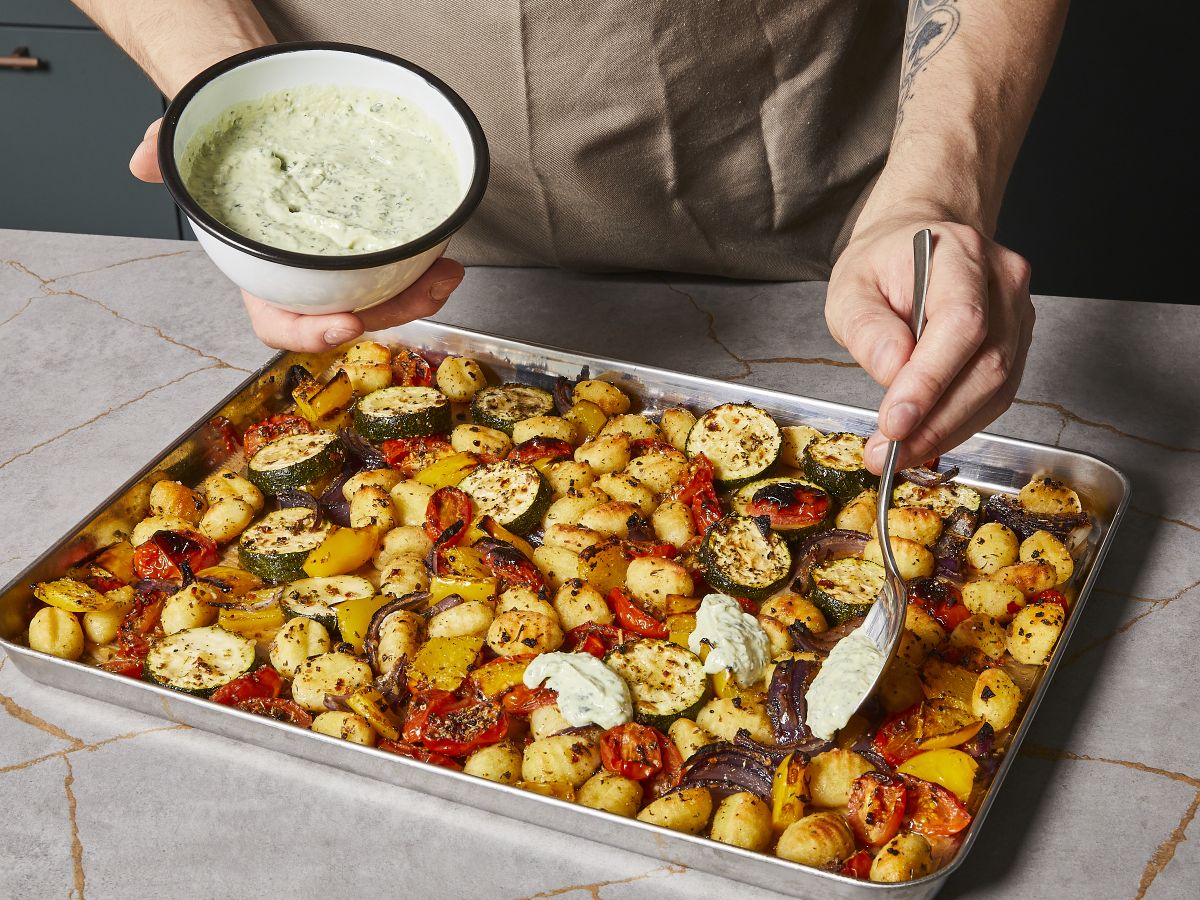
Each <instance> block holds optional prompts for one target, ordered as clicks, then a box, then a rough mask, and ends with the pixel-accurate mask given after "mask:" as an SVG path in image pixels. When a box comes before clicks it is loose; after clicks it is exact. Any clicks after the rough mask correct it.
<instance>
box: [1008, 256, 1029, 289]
mask: <svg viewBox="0 0 1200 900" xmlns="http://www.w3.org/2000/svg"><path fill="white" fill-rule="evenodd" d="M1008 273H1009V277H1010V278H1011V279H1012V281H1013V283H1014V284H1015V285H1017V287H1018V288H1020V289H1021V290H1025V291H1027V290H1028V289H1029V279H1030V277H1031V276H1032V274H1033V266H1031V265H1030V264H1029V260H1027V259H1026V258H1025V257H1023V256H1021V255H1020V254H1019V253H1009V255H1008Z"/></svg>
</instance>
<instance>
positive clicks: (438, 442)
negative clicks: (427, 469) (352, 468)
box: [379, 434, 454, 472]
mask: <svg viewBox="0 0 1200 900" xmlns="http://www.w3.org/2000/svg"><path fill="white" fill-rule="evenodd" d="M379 450H380V452H382V453H383V458H384V459H386V460H387V464H388V465H389V466H391V467H392V468H393V469H400V470H401V471H402V472H409V471H410V470H411V471H412V472H415V471H416V470H417V469H420V468H421V467H422V466H424V465H425V463H426V462H427V461H428V462H432V461H433V460H432V458H431V457H434V456H437V455H442V456H445V455H449V454H450V453H453V452H454V448H453V447H451V446H450V441H448V440H447V439H446V438H444V437H441V436H440V435H436V434H428V435H422V436H421V437H412V438H396V439H395V440H390V441H384V442H383V443H382V444H380V445H379Z"/></svg>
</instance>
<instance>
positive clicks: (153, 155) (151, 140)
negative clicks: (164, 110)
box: [129, 119, 163, 182]
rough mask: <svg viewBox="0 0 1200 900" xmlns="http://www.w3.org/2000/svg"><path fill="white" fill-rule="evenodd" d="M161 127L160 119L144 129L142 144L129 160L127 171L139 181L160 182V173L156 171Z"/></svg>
mask: <svg viewBox="0 0 1200 900" xmlns="http://www.w3.org/2000/svg"><path fill="white" fill-rule="evenodd" d="M161 127H162V119H156V120H155V121H153V122H151V123H150V127H149V128H147V129H146V134H145V135H144V136H143V137H142V142H141V143H140V144H138V146H137V149H136V150H134V151H133V156H132V157H131V158H130V160H129V171H130V172H132V173H133V176H134V177H135V178H137V179H139V180H141V181H150V182H155V181H162V180H163V178H162V172H160V171H159V170H158V130H159V129H160V128H161Z"/></svg>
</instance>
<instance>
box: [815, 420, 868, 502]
mask: <svg viewBox="0 0 1200 900" xmlns="http://www.w3.org/2000/svg"><path fill="white" fill-rule="evenodd" d="M866 445H867V441H866V438H863V437H860V436H859V435H857V434H850V433H849V432H845V431H836V432H834V433H833V434H827V435H825V436H824V437H822V438H817V439H815V440H812V441H810V442H809V444H808V446H807V447H805V448H804V474H805V475H807V476H808V478H809V480H810V481H812V483H813V484H815V485H818V486H819V487H822V488H824V489H825V490H826V491H828V492H829V494H830V496H832V497H835V498H836V499H837V500H839V501H841V502H842V503H849V502H850V501H851V500H853V499H854V498H855V497H857V496H858V495H859V494H861V493H862V492H863V491H865V490H867V489H868V488H873V487H878V486H879V476H878V475H874V474H872V473H871V472H870V471H868V469H867V466H866V463H864V462H863V448H864V447H866Z"/></svg>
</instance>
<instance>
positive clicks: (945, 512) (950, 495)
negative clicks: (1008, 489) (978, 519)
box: [892, 481, 982, 519]
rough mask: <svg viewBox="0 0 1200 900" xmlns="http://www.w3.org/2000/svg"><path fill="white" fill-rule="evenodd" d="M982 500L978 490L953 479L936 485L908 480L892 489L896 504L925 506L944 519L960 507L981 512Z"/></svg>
mask: <svg viewBox="0 0 1200 900" xmlns="http://www.w3.org/2000/svg"><path fill="white" fill-rule="evenodd" d="M981 502H982V501H981V500H980V497H979V492H978V491H975V490H972V489H971V488H969V487H967V486H966V485H965V484H955V483H954V482H953V481H952V482H950V483H949V484H939V485H937V486H936V487H921V486H920V485H919V484H913V483H912V482H908V481H906V482H904V484H901V485H899V486H897V487H896V489H895V490H894V491H892V504H893V505H894V506H923V507H925V508H926V509H932V510H933V511H934V512H936V513H937V514H938V515H939V516H941V517H942V518H943V519H945V518H946V517H947V516H950V515H951V514H952V513H953V512H954V511H955V510H956V509H958V508H959V507H962V508H963V509H965V510H967V511H968V512H979V506H980V503H981Z"/></svg>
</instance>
